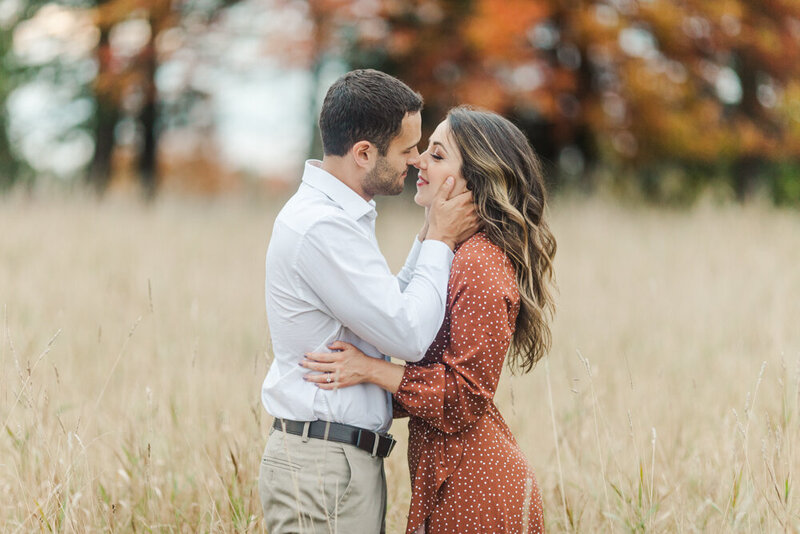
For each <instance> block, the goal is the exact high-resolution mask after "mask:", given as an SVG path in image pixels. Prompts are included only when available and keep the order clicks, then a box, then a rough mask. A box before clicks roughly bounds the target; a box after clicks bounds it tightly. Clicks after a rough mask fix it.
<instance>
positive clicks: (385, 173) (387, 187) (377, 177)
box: [363, 156, 404, 197]
mask: <svg viewBox="0 0 800 534" xmlns="http://www.w3.org/2000/svg"><path fill="white" fill-rule="evenodd" d="M403 183H404V181H403V180H400V177H399V175H398V173H397V172H396V171H395V170H394V169H393V168H392V167H391V165H389V162H388V161H386V158H384V157H381V156H378V161H376V162H375V168H374V169H372V170H371V171H369V173H367V175H366V176H365V177H364V185H363V189H364V192H365V193H366V194H368V195H369V196H371V197H374V196H376V195H387V196H390V195H399V194H400V193H402V192H403Z"/></svg>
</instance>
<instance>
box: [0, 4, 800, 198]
mask: <svg viewBox="0 0 800 534" xmlns="http://www.w3.org/2000/svg"><path fill="white" fill-rule="evenodd" d="M243 5H244V6H247V8H248V9H249V10H251V12H252V13H253V14H254V17H256V18H257V20H258V21H259V22H258V23H257V24H255V25H254V27H255V28H256V29H257V31H258V32H259V35H258V38H257V39H256V41H254V42H255V43H256V48H257V52H256V53H258V54H262V55H265V56H269V57H270V58H272V60H274V61H275V62H280V63H282V64H283V65H286V66H287V68H304V69H307V71H308V72H309V73H310V75H311V79H312V80H313V84H316V85H317V86H318V89H319V90H312V91H310V96H309V104H308V105H309V108H310V109H311V110H312V113H310V114H309V116H314V115H316V109H317V108H318V106H319V96H320V90H322V91H324V89H325V87H324V85H325V84H326V83H328V82H329V81H330V79H329V78H330V76H329V74H330V72H331V70H336V69H338V70H339V71H341V70H342V68H343V66H344V68H361V67H373V68H377V69H380V70H384V71H386V72H389V73H392V74H394V75H396V76H398V77H400V78H401V79H403V80H404V81H406V82H407V83H408V84H409V85H411V86H412V87H413V88H415V89H416V90H418V91H420V92H421V93H422V94H423V96H424V97H425V100H426V108H425V115H424V123H425V125H426V129H427V131H430V130H431V129H432V128H433V127H434V126H435V124H436V122H437V121H438V120H440V119H441V118H442V117H443V115H444V114H445V113H446V111H447V109H448V108H449V107H451V106H453V105H456V104H461V103H468V104H472V105H475V106H480V107H485V108H489V109H492V110H495V111H498V112H500V113H502V114H504V115H506V116H507V117H509V118H511V119H512V120H514V121H515V122H516V123H517V124H518V125H519V126H520V127H521V128H523V130H525V132H526V133H527V134H528V136H529V138H530V139H531V141H532V143H533V145H534V146H535V148H536V149H537V150H538V152H539V153H540V154H541V156H542V157H543V159H544V160H545V162H546V163H547V165H548V168H549V169H550V171H551V172H550V176H551V179H552V181H553V183H554V185H555V187H557V188H559V187H564V188H566V187H574V188H579V189H582V190H586V191H595V190H597V189H600V188H611V189H613V190H615V191H618V192H622V193H631V192H635V193H636V194H640V195H643V196H644V197H646V198H649V199H652V200H658V201H671V202H674V201H678V202H689V201H691V200H693V199H694V198H696V197H697V196H698V195H700V194H701V193H703V192H706V191H709V190H710V191H713V192H716V193H719V194H721V195H723V196H727V197H731V198H737V199H740V200H745V199H747V198H748V197H750V196H752V195H754V194H759V195H762V196H767V197H769V198H771V199H772V200H774V201H775V202H776V203H788V204H800V1H798V0H714V1H710V0H414V1H399V0H308V1H302V0H239V1H236V0H94V1H91V0H61V1H57V2H42V1H39V0H29V1H27V2H26V0H0V24H2V26H3V34H2V38H0V54H2V58H3V61H2V63H0V69H1V70H2V72H1V73H0V75H1V76H2V77H0V97H2V98H3V100H4V101H5V99H6V97H8V96H9V95H10V94H11V93H12V92H13V91H14V90H15V88H18V87H20V86H21V85H23V84H25V83H29V82H30V81H31V80H34V79H36V78H37V77H42V76H44V77H48V79H50V80H55V81H56V83H58V80H59V77H71V80H73V82H74V81H76V80H77V85H76V87H79V88H80V89H79V90H76V91H74V93H75V94H74V95H73V96H74V100H75V101H79V102H84V104H83V107H84V108H85V112H84V114H83V116H82V117H81V119H80V120H76V121H75V124H73V125H70V128H67V129H66V132H67V133H66V134H65V135H72V136H78V139H84V141H82V142H81V143H78V142H76V147H78V148H79V147H83V148H82V149H83V150H86V151H87V153H88V154H90V155H89V156H88V157H87V158H86V159H87V161H86V164H85V168H83V172H82V173H81V174H80V175H81V176H85V178H86V180H87V181H88V182H89V183H90V184H92V185H93V186H94V187H96V188H97V190H98V191H101V192H102V191H103V190H105V188H106V187H107V186H108V183H109V180H110V179H111V177H112V176H115V175H116V174H119V173H120V172H122V171H121V170H120V169H121V168H127V169H129V170H131V169H132V172H133V175H135V176H137V177H138V179H139V180H140V181H141V184H142V185H143V190H144V191H146V192H147V193H148V194H150V195H153V194H155V192H156V190H157V187H158V185H159V183H161V181H162V180H164V179H165V178H168V176H165V174H169V173H174V172H178V171H176V170H175V169H176V168H177V167H180V166H189V167H190V168H192V169H194V171H193V172H192V175H193V176H201V175H202V173H201V172H200V170H201V169H206V171H207V170H208V169H209V168H212V167H209V165H208V161H207V160H208V159H209V158H210V157H211V156H210V154H211V153H213V150H212V149H210V148H213V147H209V145H208V144H207V142H206V141H198V142H196V143H195V144H194V145H192V146H193V147H194V149H193V150H190V151H189V157H186V155H185V154H184V157H183V159H175V158H174V157H172V159H171V161H172V165H167V164H165V163H164V161H163V160H169V159H170V158H171V154H172V150H171V149H170V148H169V147H166V146H165V145H164V143H163V139H164V137H165V136H166V135H167V134H168V133H169V132H175V131H178V130H181V131H184V132H186V131H189V132H194V135H195V138H200V139H206V136H204V135H203V132H208V131H209V130H210V129H213V122H214V119H213V117H210V116H209V114H208V113H207V112H204V110H206V109H207V100H208V98H209V95H208V93H207V92H206V91H204V88H203V84H198V83H195V82H192V80H193V79H196V78H193V77H192V76H190V75H189V74H188V70H186V69H185V70H186V73H185V74H184V76H182V77H180V76H179V77H178V80H177V81H175V78H176V77H175V76H174V75H173V76H171V77H170V80H171V81H170V83H168V84H167V83H158V79H159V72H160V69H161V68H162V65H164V64H165V62H167V61H169V60H171V59H173V58H175V57H185V58H186V60H185V62H184V63H185V64H187V65H189V66H190V68H202V66H203V65H206V64H208V63H213V62H214V61H222V60H221V59H219V58H220V57H223V55H222V54H220V53H219V52H220V50H222V49H224V48H225V47H226V46H227V45H228V43H227V42H226V39H225V34H224V33H220V32H219V31H217V30H218V28H217V25H218V21H219V20H220V18H224V17H225V14H226V11H227V10H230V9H234V8H238V9H241V8H242V6H243ZM9 6H10V7H9ZM66 10H68V11H66ZM67 12H68V13H70V15H69V16H70V17H71V18H70V20H71V23H70V26H69V27H70V28H71V29H70V30H65V31H71V32H76V33H75V34H74V35H72V36H71V37H73V38H74V39H73V40H74V41H76V42H78V45H76V47H77V49H78V50H77V51H76V52H75V54H74V55H75V57H83V56H81V54H84V55H85V56H86V57H85V58H84V59H82V60H81V61H77V60H76V59H75V57H70V56H69V54H65V53H63V51H61V52H59V53H49V54H48V53H47V52H46V51H44V52H43V51H41V50H37V48H36V46H35V45H34V44H31V43H25V35H24V32H25V31H26V28H29V26H26V25H28V24H29V23H30V21H31V20H35V19H36V18H37V17H42V16H49V17H50V18H53V19H57V18H58V17H59V16H60V17H61V19H62V23H63V24H66V22H65V21H66V19H67V16H66V15H64V13H67ZM48 13H49V15H48ZM76 21H78V22H76ZM51 24H59V22H58V20H55V21H54V22H51ZM123 27H124V28H125V29H126V32H127V33H126V32H120V28H123ZM252 27H253V26H251V29H252ZM137 31H138V33H137ZM115 32H116V33H119V34H120V35H129V36H130V35H134V36H136V35H138V36H139V38H138V40H136V39H135V38H130V37H129V38H128V39H127V41H126V40H125V39H123V38H116V39H115ZM21 33H22V36H20V34H21ZM29 33H30V31H29ZM208 35H214V36H216V37H215V38H214V39H211V40H209V39H207V38H206V37H207V36H208ZM67 37H70V36H67ZM118 37H119V36H118ZM215 47H217V48H215ZM31 50H32V51H31ZM251 52H252V51H251ZM233 53H234V54H235V51H234V52H233ZM224 57H226V58H230V57H231V56H230V54H228V55H224ZM228 60H229V59H226V61H228ZM76 65H77V66H76ZM245 68H246V67H245ZM187 69H188V68H187ZM205 83H206V84H208V83H213V80H210V81H209V80H208V79H206V81H205ZM2 117H3V123H4V124H3V125H2V128H0V166H1V167H2V168H0V183H2V184H4V185H10V184H12V183H13V182H14V181H19V180H34V179H35V177H36V176H37V174H39V173H37V172H36V169H35V168H32V167H31V155H30V150H29V151H28V153H25V150H23V149H22V148H24V147H22V148H21V147H20V146H19V144H20V142H19V141H18V140H17V138H18V137H19V136H16V137H15V134H14V131H13V128H12V129H9V124H8V120H7V117H8V114H7V113H6V109H5V106H4V111H3V115H2ZM76 132H77V133H76ZM197 132H200V133H199V134H198V133H197ZM80 136H83V137H80ZM198 136H199V137H198ZM204 143H206V144H204ZM173 144H174V143H173ZM170 146H172V144H171V145H170ZM78 148H76V150H77V149H78ZM184 152H185V151H184ZM309 152H310V153H311V154H314V155H319V152H320V151H319V144H318V139H316V138H315V140H314V142H312V144H311V147H310V148H309ZM160 160H162V161H160ZM176 161H177V162H178V163H175V162H176ZM195 171H196V172H195ZM198 179H199V178H198Z"/></svg>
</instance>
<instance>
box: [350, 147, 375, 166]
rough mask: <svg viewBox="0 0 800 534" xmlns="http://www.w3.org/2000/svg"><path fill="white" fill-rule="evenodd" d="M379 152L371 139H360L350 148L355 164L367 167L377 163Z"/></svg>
mask: <svg viewBox="0 0 800 534" xmlns="http://www.w3.org/2000/svg"><path fill="white" fill-rule="evenodd" d="M377 152H378V150H377V148H375V145H373V144H372V143H370V142H369V141H359V142H358V143H356V144H354V145H353V147H352V148H351V149H350V154H351V155H352V156H353V161H354V162H355V164H356V165H357V166H359V167H363V168H365V169H371V168H372V166H373V165H374V164H375V159H376V156H377Z"/></svg>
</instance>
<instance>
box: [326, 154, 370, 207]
mask: <svg viewBox="0 0 800 534" xmlns="http://www.w3.org/2000/svg"><path fill="white" fill-rule="evenodd" d="M322 170H323V171H325V172H327V173H328V174H330V175H332V176H333V177H335V178H336V179H337V180H339V181H340V182H342V183H343V184H344V185H346V186H347V187H349V188H350V189H352V190H353V191H355V192H356V194H357V195H358V196H360V197H361V198H363V199H364V200H366V201H367V202H369V201H370V200H372V197H371V196H369V195H367V194H366V193H365V192H364V190H363V189H362V187H361V177H360V176H358V172H356V171H355V170H354V169H352V168H351V167H350V165H348V162H347V161H346V160H345V158H342V157H338V156H325V157H323V158H322Z"/></svg>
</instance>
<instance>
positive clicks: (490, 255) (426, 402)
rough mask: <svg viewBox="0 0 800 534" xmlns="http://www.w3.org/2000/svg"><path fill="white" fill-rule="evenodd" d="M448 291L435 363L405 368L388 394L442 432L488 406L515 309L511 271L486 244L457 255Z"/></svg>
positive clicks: (465, 422)
mask: <svg viewBox="0 0 800 534" xmlns="http://www.w3.org/2000/svg"><path fill="white" fill-rule="evenodd" d="M450 290H451V293H452V295H453V301H452V303H451V305H450V316H449V319H450V325H449V326H450V339H449V343H448V344H447V346H446V347H443V352H442V356H441V363H432V364H430V365H409V366H407V367H406V368H405V369H404V374H403V378H402V380H401V382H400V385H399V387H398V390H397V392H396V393H395V394H394V401H395V402H396V403H397V404H399V405H401V406H402V407H403V408H404V409H405V411H406V412H407V413H408V414H409V415H412V416H415V417H419V418H421V419H424V420H425V421H426V422H427V423H428V424H430V425H431V426H433V427H434V428H436V429H438V430H440V431H442V432H445V433H448V434H449V433H457V432H461V431H463V430H465V429H467V428H469V427H470V426H471V425H473V424H474V423H475V421H477V420H478V419H480V418H481V417H482V416H483V414H484V413H486V410H487V409H488V408H489V406H490V405H491V403H492V399H493V397H494V393H495V391H496V389H497V383H498V381H499V379H500V374H501V371H502V367H503V361H504V360H505V355H506V352H507V351H508V347H509V345H510V342H511V338H512V335H513V332H514V322H515V319H516V314H517V309H518V296H517V293H516V285H515V281H514V276H513V270H511V269H510V265H509V264H508V263H507V258H505V255H502V253H501V252H500V251H499V250H497V249H494V248H492V247H490V246H488V245H486V246H483V247H481V246H475V244H473V247H471V248H470V249H469V250H465V251H464V253H463V254H462V255H461V257H460V258H457V261H456V262H454V263H453V272H452V275H451V288H450ZM440 350H441V349H440Z"/></svg>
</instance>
